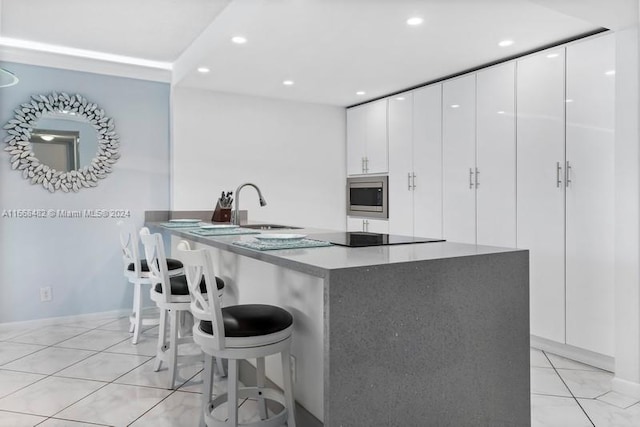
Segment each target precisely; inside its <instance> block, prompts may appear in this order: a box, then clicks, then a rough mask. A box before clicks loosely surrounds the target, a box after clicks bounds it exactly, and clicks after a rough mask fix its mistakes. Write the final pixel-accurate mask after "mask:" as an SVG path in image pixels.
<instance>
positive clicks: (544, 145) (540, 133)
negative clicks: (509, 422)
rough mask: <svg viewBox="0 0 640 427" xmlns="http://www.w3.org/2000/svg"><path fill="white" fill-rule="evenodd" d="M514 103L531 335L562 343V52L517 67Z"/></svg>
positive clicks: (521, 240)
mask: <svg viewBox="0 0 640 427" xmlns="http://www.w3.org/2000/svg"><path fill="white" fill-rule="evenodd" d="M516 99H517V112H518V114H517V119H516V120H517V141H518V142H517V143H518V153H517V159H518V162H517V177H518V178H517V179H518V181H517V187H518V189H517V211H518V212H517V218H518V221H517V229H518V235H517V239H518V247H519V248H524V249H529V250H530V252H529V262H530V266H529V270H530V284H529V288H530V308H531V333H532V334H533V335H537V336H540V337H543V338H547V339H551V340H554V341H558V342H562V343H563V342H565V289H564V220H565V218H564V179H562V173H559V174H557V172H558V170H557V166H558V165H560V167H562V170H561V171H559V172H562V171H564V168H563V165H564V106H565V102H564V48H557V49H552V50H548V51H545V52H543V53H541V54H538V55H535V56H531V57H528V58H525V59H523V60H520V61H518V62H517V89H516ZM558 177H560V181H561V182H558V181H557V178H558ZM481 185H482V184H481Z"/></svg>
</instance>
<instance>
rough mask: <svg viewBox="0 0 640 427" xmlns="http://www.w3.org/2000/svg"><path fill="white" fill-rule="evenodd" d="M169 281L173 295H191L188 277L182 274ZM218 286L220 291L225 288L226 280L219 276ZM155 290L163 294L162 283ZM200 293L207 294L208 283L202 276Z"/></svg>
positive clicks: (217, 279) (217, 278)
mask: <svg viewBox="0 0 640 427" xmlns="http://www.w3.org/2000/svg"><path fill="white" fill-rule="evenodd" d="M167 261H168V260H167ZM169 281H170V282H171V295H189V285H188V284H187V276H185V275H184V274H181V275H180V276H174V277H171V278H169ZM216 286H217V287H218V290H220V289H222V288H224V280H222V279H221V278H219V277H218V276H216ZM154 289H155V291H156V292H158V293H162V285H161V284H160V283H157V284H156V286H155V288H154ZM200 292H202V293H203V294H206V293H207V282H205V281H204V276H202V280H200Z"/></svg>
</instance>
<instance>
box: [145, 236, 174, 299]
mask: <svg viewBox="0 0 640 427" xmlns="http://www.w3.org/2000/svg"><path fill="white" fill-rule="evenodd" d="M140 240H142V244H143V246H144V254H145V258H146V260H147V265H148V266H149V278H150V279H151V280H152V281H153V283H160V286H162V297H163V300H164V302H165V303H167V304H168V303H171V302H172V298H171V282H170V281H169V268H168V267H167V257H166V255H165V252H164V242H163V241H162V235H161V234H160V233H155V234H151V233H150V232H149V229H148V228H147V227H142V229H141V230H140Z"/></svg>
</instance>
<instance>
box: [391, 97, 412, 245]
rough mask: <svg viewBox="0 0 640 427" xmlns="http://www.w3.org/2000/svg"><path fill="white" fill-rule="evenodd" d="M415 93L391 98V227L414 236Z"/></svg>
mask: <svg viewBox="0 0 640 427" xmlns="http://www.w3.org/2000/svg"><path fill="white" fill-rule="evenodd" d="M412 121H413V94H412V93H404V94H401V95H398V96H394V97H392V98H389V230H390V232H391V233H392V234H401V235H405V236H412V235H413V184H412V181H413V160H412V158H413V135H412V133H411V126H412Z"/></svg>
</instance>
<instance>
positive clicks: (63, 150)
mask: <svg viewBox="0 0 640 427" xmlns="http://www.w3.org/2000/svg"><path fill="white" fill-rule="evenodd" d="M29 142H31V145H32V147H33V148H32V149H33V152H34V154H35V156H36V157H37V158H38V159H39V160H40V161H41V162H42V163H44V164H46V165H49V166H50V167H52V168H54V169H56V170H59V171H64V172H69V171H72V170H75V169H80V168H82V167H84V166H88V165H90V164H91V160H92V159H93V158H94V157H95V156H96V154H97V152H98V138H97V136H96V131H95V129H94V128H93V126H92V125H91V124H90V123H89V122H88V121H87V120H86V119H84V118H83V117H81V116H77V115H75V114H71V113H56V112H48V113H44V114H42V116H41V117H40V118H39V119H38V121H37V122H35V123H34V127H33V131H32V133H31V139H30V140H29Z"/></svg>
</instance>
